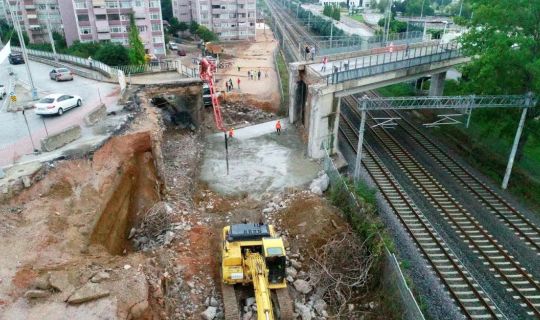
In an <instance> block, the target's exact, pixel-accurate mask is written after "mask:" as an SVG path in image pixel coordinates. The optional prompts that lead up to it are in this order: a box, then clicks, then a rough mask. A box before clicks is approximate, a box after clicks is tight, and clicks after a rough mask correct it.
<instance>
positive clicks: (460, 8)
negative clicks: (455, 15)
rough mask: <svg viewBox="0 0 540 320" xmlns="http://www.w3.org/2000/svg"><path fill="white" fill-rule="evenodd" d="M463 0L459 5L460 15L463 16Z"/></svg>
mask: <svg viewBox="0 0 540 320" xmlns="http://www.w3.org/2000/svg"><path fill="white" fill-rule="evenodd" d="M463 1H464V0H461V5H460V6H459V16H460V17H461V12H462V11H463Z"/></svg>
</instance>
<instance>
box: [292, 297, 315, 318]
mask: <svg viewBox="0 0 540 320" xmlns="http://www.w3.org/2000/svg"><path fill="white" fill-rule="evenodd" d="M294 307H295V310H296V312H297V313H298V314H299V315H300V318H301V319H302V320H311V319H312V316H311V310H310V309H309V307H308V306H306V305H304V304H302V303H300V302H298V301H297V302H295V303H294Z"/></svg>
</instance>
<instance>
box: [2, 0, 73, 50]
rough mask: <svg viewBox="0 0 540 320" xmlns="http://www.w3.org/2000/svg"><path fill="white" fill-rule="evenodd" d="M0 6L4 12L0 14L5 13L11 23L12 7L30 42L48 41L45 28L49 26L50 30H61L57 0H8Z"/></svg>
mask: <svg viewBox="0 0 540 320" xmlns="http://www.w3.org/2000/svg"><path fill="white" fill-rule="evenodd" d="M0 2H2V1H0ZM17 3H18V4H19V5H18V6H17ZM2 7H3V9H2V10H3V11H4V12H3V13H0V16H2V15H5V16H6V20H8V21H9V23H10V24H11V23H12V21H11V14H10V10H11V9H12V10H13V11H14V13H15V17H16V18H17V19H18V20H19V23H20V25H21V28H23V30H24V31H26V33H27V34H28V37H29V38H30V42H32V43H45V42H49V33H48V30H47V28H48V27H49V26H50V28H51V30H52V31H58V32H60V33H62V32H63V27H62V19H61V17H60V11H59V10H58V1H57V0H20V1H13V0H10V1H6V2H5V3H3V4H2Z"/></svg>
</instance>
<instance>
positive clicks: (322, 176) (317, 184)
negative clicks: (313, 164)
mask: <svg viewBox="0 0 540 320" xmlns="http://www.w3.org/2000/svg"><path fill="white" fill-rule="evenodd" d="M329 185H330V178H329V177H328V175H327V174H326V173H325V172H324V171H321V172H319V177H317V178H315V179H314V180H313V181H312V182H311V184H310V185H309V190H311V192H313V193H314V194H317V195H322V194H323V192H325V191H326V189H328V186H329Z"/></svg>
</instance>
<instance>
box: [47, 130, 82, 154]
mask: <svg viewBox="0 0 540 320" xmlns="http://www.w3.org/2000/svg"><path fill="white" fill-rule="evenodd" d="M80 137H81V126H79V125H74V126H70V127H67V128H66V129H64V130H62V131H60V132H58V133H56V134H52V135H49V136H48V137H47V138H43V139H41V150H42V151H47V152H49V151H53V150H56V149H58V148H61V147H63V146H65V145H66V144H68V143H70V142H72V141H75V140H77V139H79V138H80Z"/></svg>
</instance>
